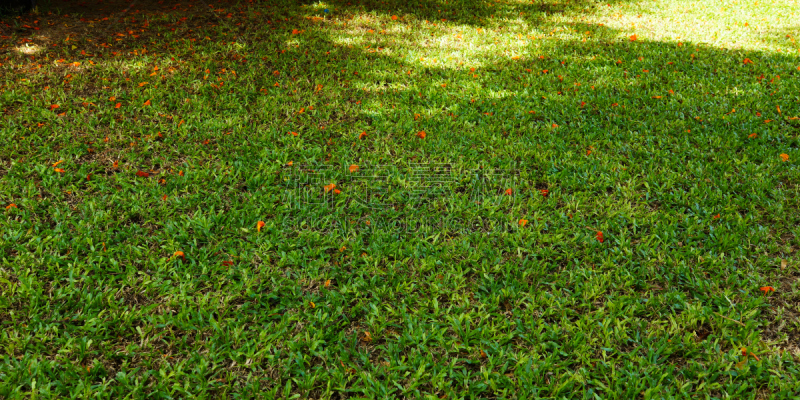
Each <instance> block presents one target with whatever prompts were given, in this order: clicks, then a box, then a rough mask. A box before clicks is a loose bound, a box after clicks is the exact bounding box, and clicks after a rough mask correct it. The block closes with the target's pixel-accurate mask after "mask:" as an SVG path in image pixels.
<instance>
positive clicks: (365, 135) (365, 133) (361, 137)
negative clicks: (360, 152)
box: [358, 131, 367, 139]
mask: <svg viewBox="0 0 800 400" xmlns="http://www.w3.org/2000/svg"><path fill="white" fill-rule="evenodd" d="M365 137H367V131H364V132H361V133H360V134H359V135H358V138H359V139H363V138H365Z"/></svg>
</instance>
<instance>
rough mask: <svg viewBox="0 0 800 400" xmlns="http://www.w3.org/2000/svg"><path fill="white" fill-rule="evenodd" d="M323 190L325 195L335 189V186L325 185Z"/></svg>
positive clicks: (332, 184) (333, 184)
mask: <svg viewBox="0 0 800 400" xmlns="http://www.w3.org/2000/svg"><path fill="white" fill-rule="evenodd" d="M324 188H325V193H328V192H330V191H331V190H333V189H335V188H336V184H335V183H331V184H330V185H325V186H324Z"/></svg>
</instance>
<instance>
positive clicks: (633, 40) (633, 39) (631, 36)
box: [629, 33, 639, 42]
mask: <svg viewBox="0 0 800 400" xmlns="http://www.w3.org/2000/svg"><path fill="white" fill-rule="evenodd" d="M629 38H630V39H631V42H635V41H636V39H638V38H639V37H638V36H636V34H635V33H634V34H633V35H630V36H629Z"/></svg>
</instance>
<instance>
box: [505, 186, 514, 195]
mask: <svg viewBox="0 0 800 400" xmlns="http://www.w3.org/2000/svg"><path fill="white" fill-rule="evenodd" d="M512 192H513V191H512V190H511V188H508V189H506V196H511V193H512Z"/></svg>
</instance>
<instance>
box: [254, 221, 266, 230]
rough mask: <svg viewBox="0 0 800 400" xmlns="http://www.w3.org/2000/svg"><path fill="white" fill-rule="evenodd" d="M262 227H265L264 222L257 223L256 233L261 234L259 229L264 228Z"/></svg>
mask: <svg viewBox="0 0 800 400" xmlns="http://www.w3.org/2000/svg"><path fill="white" fill-rule="evenodd" d="M264 225H266V224H265V223H264V221H258V222H257V223H256V230H257V231H258V232H261V228H263V227H264Z"/></svg>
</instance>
